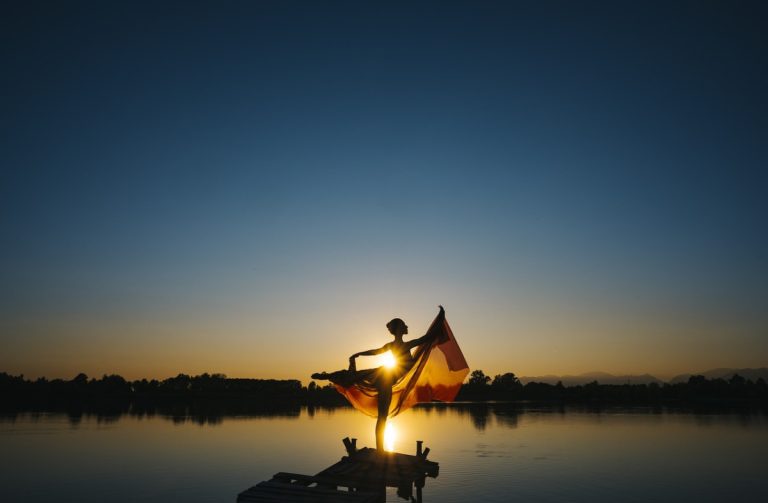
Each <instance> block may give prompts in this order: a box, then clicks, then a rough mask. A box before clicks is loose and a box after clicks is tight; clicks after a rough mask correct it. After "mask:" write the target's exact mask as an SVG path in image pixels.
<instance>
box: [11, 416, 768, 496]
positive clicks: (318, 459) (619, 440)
mask: <svg viewBox="0 0 768 503" xmlns="http://www.w3.org/2000/svg"><path fill="white" fill-rule="evenodd" d="M373 421H375V419H371V418H367V417H364V416H362V415H361V414H359V413H357V412H356V411H355V410H353V409H349V408H331V409H326V408H318V407H315V408H312V409H309V408H298V407H288V408H285V407H273V408H269V409H265V408H263V407H253V406H251V405H248V404H236V405H235V406H231V404H224V406H222V407H217V406H216V405H215V404H206V405H205V406H203V405H202V404H193V405H191V406H189V405H188V406H186V407H179V406H173V407H153V406H145V407H135V408H134V407H132V408H129V409H128V410H126V411H123V412H118V413H115V412H114V411H103V410H98V411H95V410H93V409H70V410H69V411H67V412H61V413H58V414H49V413H42V412H39V411H38V412H30V413H17V412H14V413H6V414H4V415H2V416H0V444H2V445H3V451H4V456H1V457H0V487H2V488H3V491H2V492H3V499H4V500H7V501H25V502H43V501H50V500H52V499H59V500H66V501H69V500H72V501H80V502H83V503H89V502H96V501H103V500H104V499H109V498H110V495H114V494H121V495H123V497H122V498H121V499H122V500H124V501H147V502H151V503H153V502H157V503H160V502H165V501H169V500H182V501H185V502H188V503H196V502H201V503H202V502H203V501H227V500H228V501H233V500H234V499H235V496H236V495H237V494H238V493H239V492H240V491H243V490H244V489H246V488H248V487H251V486H253V485H254V484H256V483H258V482H260V481H262V480H269V479H270V478H271V477H272V476H273V475H274V474H275V473H277V472H278V471H281V470H282V471H286V472H293V473H304V474H315V473H318V472H319V471H320V470H322V469H323V468H324V467H327V466H329V465H330V464H331V463H333V462H335V461H338V460H339V458H340V457H341V456H342V455H343V453H344V451H343V447H342V446H341V444H340V439H341V438H343V437H344V436H350V437H355V438H358V439H359V442H358V443H359V445H368V446H370V445H372V440H373V438H372V437H373V435H372V422H373ZM394 424H395V425H396V426H397V428H398V436H397V438H396V439H394V441H393V444H394V445H393V447H394V449H395V450H397V451H398V452H405V453H409V454H413V453H414V452H415V441H416V440H424V441H425V442H426V446H428V447H430V448H432V451H431V453H430V455H429V459H432V460H434V461H437V462H439V463H440V472H441V473H440V476H439V477H438V478H436V479H434V480H429V481H428V482H427V485H428V486H429V487H428V488H422V489H423V491H422V492H423V493H424V495H423V498H424V499H425V500H427V501H440V502H450V501H457V502H458V501H470V500H478V501H507V500H509V499H510V495H514V496H515V499H518V500H520V501H543V502H550V503H554V502H563V501H589V502H603V501H604V502H608V501H625V500H627V497H626V496H627V495H628V494H631V495H632V498H633V500H634V501H697V500H701V501H705V500H706V501H714V500H718V499H719V500H723V501H725V500H733V499H737V500H754V501H763V500H765V501H768V481H767V480H766V478H765V477H764V474H763V472H764V455H765V454H764V453H765V452H766V449H768V416H766V414H765V413H764V412H762V411H748V412H743V411H737V412H734V411H730V412H727V413H722V412H717V411H707V412H703V413H697V414H691V413H689V412H686V411H684V410H672V409H659V408H632V409H627V408H583V407H582V408H578V407H570V408H563V407H544V406H541V405H536V404H520V403H518V404H505V403H462V404H454V405H450V406H446V405H441V404H435V405H428V406H426V407H417V408H414V409H413V410H412V411H408V412H406V413H404V414H402V415H400V416H398V417H397V418H396V420H395V421H394ZM73 460H77V462H73ZM105 460H107V461H105ZM137 480H140V481H142V482H141V484H137V483H136V481H137ZM639 480H642V481H643V483H642V484H638V481H639ZM30 488H33V489H30ZM418 492H419V487H418V486H417V485H411V487H404V486H403V487H389V488H387V493H386V497H387V499H388V501H390V503H392V502H394V501H400V502H402V501H403V497H406V498H416V499H417V498H418ZM734 496H735V497H734Z"/></svg>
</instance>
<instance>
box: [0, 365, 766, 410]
mask: <svg viewBox="0 0 768 503" xmlns="http://www.w3.org/2000/svg"><path fill="white" fill-rule="evenodd" d="M0 397H2V399H1V400H0V409H6V410H70V409H73V408H82V409H89V408H90V409H99V410H101V409H109V410H115V411H127V410H128V409H132V410H143V409H146V410H147V411H151V410H157V409H158V407H161V408H162V407H165V409H164V410H171V411H174V410H175V411H178V412H179V413H182V412H183V411H185V410H193V409H194V410H202V411H205V410H208V409H210V408H211V407H212V406H213V405H216V409H217V410H220V409H222V408H224V409H226V412H227V413H233V414H237V413H255V412H259V411H267V410H280V409H291V410H295V407H297V406H302V405H309V406H329V407H334V406H343V405H346V400H345V399H344V398H343V397H342V396H341V395H340V394H339V393H338V392H337V391H336V389H335V388H334V386H333V385H330V384H328V385H325V386H318V385H316V383H315V382H314V381H313V382H310V383H309V384H308V385H306V386H305V385H303V384H302V383H301V382H300V381H299V380H296V379H285V380H277V379H245V378H229V377H227V376H226V375H224V374H208V373H204V374H200V375H196V376H189V375H186V374H179V375H177V376H175V377H170V378H168V379H163V380H157V379H152V380H147V379H140V380H134V381H129V380H126V379H125V378H123V377H122V376H119V375H115V374H112V375H103V376H102V377H101V378H98V379H96V378H89V377H88V376H87V375H85V374H82V373H81V374H78V375H77V376H76V377H75V378H74V379H72V380H64V379H52V380H48V379H46V378H39V379H35V380H30V379H25V378H24V376H23V375H19V376H13V375H9V374H7V373H5V372H0ZM457 400H459V401H475V402H483V401H529V402H552V403H575V404H577V403H586V404H612V403H616V404H622V405H644V404H650V405H672V406H674V405H677V404H679V405H704V406H714V407H732V406H733V407H737V406H744V405H747V406H753V405H760V406H765V405H768V386H767V385H766V382H765V381H764V380H763V379H762V378H760V379H757V381H755V382H753V381H751V380H748V379H745V378H743V377H741V376H739V375H734V376H733V377H731V378H730V379H728V380H725V379H707V378H705V377H703V376H692V377H691V378H690V379H688V381H687V382H683V383H676V384H661V385H660V384H657V383H650V384H623V385H612V384H600V383H598V382H597V381H594V382H592V383H589V384H585V385H577V386H563V384H562V383H557V384H554V385H553V384H547V383H538V382H529V383H526V384H522V383H521V382H520V380H519V379H518V378H517V376H515V374H514V373H512V372H507V373H504V374H498V375H496V376H495V377H493V378H491V377H490V376H487V375H485V373H484V372H483V371H482V370H475V371H473V372H472V373H471V374H470V376H469V379H468V380H467V381H466V382H465V383H464V384H463V385H462V388H461V390H460V391H459V394H458V396H457Z"/></svg>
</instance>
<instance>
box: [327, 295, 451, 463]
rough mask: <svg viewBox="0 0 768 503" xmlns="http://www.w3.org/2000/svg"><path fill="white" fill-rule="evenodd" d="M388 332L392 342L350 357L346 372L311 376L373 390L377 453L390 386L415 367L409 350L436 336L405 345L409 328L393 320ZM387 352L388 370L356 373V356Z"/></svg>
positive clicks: (381, 447) (380, 448) (388, 403)
mask: <svg viewBox="0 0 768 503" xmlns="http://www.w3.org/2000/svg"><path fill="white" fill-rule="evenodd" d="M444 316H445V310H444V309H443V306H440V313H439V314H438V319H439V318H441V317H444ZM387 329H388V330H389V333H391V334H392V335H393V336H394V338H395V340H393V341H392V342H388V343H386V344H384V345H383V346H381V347H380V348H377V349H369V350H368V351H361V352H359V353H355V354H353V355H352V356H350V357H349V370H340V371H337V372H333V373H331V374H328V373H325V372H321V373H317V374H312V378H313V379H329V380H330V381H331V382H333V383H335V384H338V385H341V386H344V387H348V386H351V385H354V384H356V383H359V382H367V383H370V385H372V386H374V387H375V389H376V392H377V405H378V415H377V418H376V449H377V450H378V451H379V452H381V451H383V450H384V429H385V428H386V425H387V416H388V415H389V408H390V405H391V404H392V386H393V385H394V384H395V383H397V382H398V380H399V379H400V378H402V377H403V376H404V375H405V374H407V373H408V371H410V370H411V368H412V367H413V365H414V364H415V363H416V358H414V356H413V355H412V354H411V349H413V348H415V347H417V346H421V345H422V344H427V343H431V342H433V340H434V339H435V338H436V337H437V336H438V334H439V333H438V332H436V331H432V332H430V333H427V334H426V335H423V336H421V337H419V338H418V339H413V340H411V341H404V340H403V336H404V335H405V334H407V333H408V325H406V324H405V322H404V321H403V320H401V319H400V318H394V319H392V320H391V321H390V322H389V323H387ZM387 351H389V352H390V353H391V354H392V357H393V359H394V364H393V365H391V366H387V365H382V366H381V367H377V368H375V369H368V370H360V371H358V370H357V365H356V362H355V359H356V358H357V357H358V356H374V355H380V354H382V353H386V352H387Z"/></svg>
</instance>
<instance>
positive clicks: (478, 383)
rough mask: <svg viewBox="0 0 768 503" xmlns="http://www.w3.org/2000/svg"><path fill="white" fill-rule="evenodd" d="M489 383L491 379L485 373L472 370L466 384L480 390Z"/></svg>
mask: <svg viewBox="0 0 768 503" xmlns="http://www.w3.org/2000/svg"><path fill="white" fill-rule="evenodd" d="M489 382H491V378H490V377H488V376H487V375H485V372H483V371H482V370H480V369H478V370H473V371H472V373H471V374H470V375H469V382H468V384H469V385H470V386H472V387H477V388H480V387H483V386H486V385H487V384H488V383H489Z"/></svg>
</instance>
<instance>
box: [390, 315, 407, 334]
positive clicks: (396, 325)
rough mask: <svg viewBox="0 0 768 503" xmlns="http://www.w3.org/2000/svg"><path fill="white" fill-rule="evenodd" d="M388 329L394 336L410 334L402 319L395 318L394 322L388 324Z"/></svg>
mask: <svg viewBox="0 0 768 503" xmlns="http://www.w3.org/2000/svg"><path fill="white" fill-rule="evenodd" d="M387 328H388V329H389V333H391V334H392V335H405V334H407V333H408V325H406V324H405V322H404V321H403V320H401V319H400V318H393V319H392V321H390V322H389V323H387Z"/></svg>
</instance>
